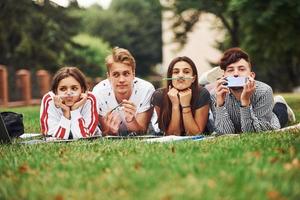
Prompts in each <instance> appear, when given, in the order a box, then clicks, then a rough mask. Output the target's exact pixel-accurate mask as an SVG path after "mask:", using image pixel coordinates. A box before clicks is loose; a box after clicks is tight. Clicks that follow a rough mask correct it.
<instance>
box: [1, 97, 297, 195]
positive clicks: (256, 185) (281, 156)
mask: <svg viewBox="0 0 300 200" xmlns="http://www.w3.org/2000/svg"><path fill="white" fill-rule="evenodd" d="M285 97H286V98H287V100H288V102H289V104H290V105H291V107H292V108H293V109H294V110H295V111H296V113H297V120H298V122H299V119H300V95H289V94H285ZM12 110H14V111H16V112H21V113H23V114H24V123H25V127H26V132H38V131H39V120H38V115H39V113H38V112H39V108H38V107H30V108H14V109H12ZM299 160H300V132H294V133H289V132H286V133H259V134H242V135H240V136H235V137H219V138H216V139H212V140H206V141H187V142H174V143H168V144H148V143H144V142H142V141H138V140H123V141H116V140H115V141H113V140H94V141H77V142H72V143H61V144H58V143H56V144H37V145H18V144H13V145H1V146H0V199H83V198H85V199H163V200H170V199H270V200H278V199H295V200H296V199H300V181H299V180H300V161H299Z"/></svg>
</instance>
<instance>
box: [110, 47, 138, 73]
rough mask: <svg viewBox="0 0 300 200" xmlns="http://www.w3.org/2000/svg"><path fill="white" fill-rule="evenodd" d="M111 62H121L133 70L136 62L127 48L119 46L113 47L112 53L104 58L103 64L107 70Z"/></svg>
mask: <svg viewBox="0 0 300 200" xmlns="http://www.w3.org/2000/svg"><path fill="white" fill-rule="evenodd" d="M113 63H123V64H125V65H128V66H130V67H131V68H132V71H133V72H134V71H135V65H136V64H135V60H134V57H133V56H132V55H131V53H130V52H129V51H128V50H127V49H123V48H119V47H115V48H113V50H112V53H111V54H110V55H108V56H107V57H106V59H105V64H106V68H107V71H108V72H109V69H110V67H111V66H112V64H113Z"/></svg>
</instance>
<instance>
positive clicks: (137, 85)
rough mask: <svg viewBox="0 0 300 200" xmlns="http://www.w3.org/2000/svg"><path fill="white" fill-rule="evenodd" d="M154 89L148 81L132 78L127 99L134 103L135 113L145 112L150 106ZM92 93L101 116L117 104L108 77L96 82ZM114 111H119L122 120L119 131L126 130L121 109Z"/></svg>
mask: <svg viewBox="0 0 300 200" xmlns="http://www.w3.org/2000/svg"><path fill="white" fill-rule="evenodd" d="M154 91H155V89H154V86H153V85H152V84H151V83H150V82H148V81H145V80H142V79H140V78H137V77H136V78H134V80H133V88H132V94H131V96H130V98H129V101H131V102H133V103H134V104H135V105H136V108H137V109H136V114H138V113H142V112H145V111H147V110H149V109H150V108H151V97H152V94H153V92H154ZM93 94H94V95H95V96H96V98H97V102H98V107H99V114H100V115H101V116H105V115H106V113H108V112H109V111H110V110H111V109H113V108H115V107H116V106H117V105H118V102H117V99H116V97H115V94H114V91H113V89H112V86H111V84H110V82H109V80H108V79H105V80H103V81H101V82H100V83H98V84H97V85H96V86H95V87H94V88H93ZM115 112H119V113H120V118H121V120H122V124H121V125H120V129H119V131H124V130H127V127H126V125H125V124H126V123H125V119H124V115H123V114H122V109H116V111H115Z"/></svg>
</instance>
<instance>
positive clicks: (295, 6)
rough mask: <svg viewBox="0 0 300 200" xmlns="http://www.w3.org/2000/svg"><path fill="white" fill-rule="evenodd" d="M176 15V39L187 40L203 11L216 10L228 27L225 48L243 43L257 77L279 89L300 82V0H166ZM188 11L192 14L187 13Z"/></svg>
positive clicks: (183, 41)
mask: <svg viewBox="0 0 300 200" xmlns="http://www.w3.org/2000/svg"><path fill="white" fill-rule="evenodd" d="M165 2H166V4H167V6H166V9H170V10H172V11H173V12H174V13H176V15H175V21H174V23H173V29H174V31H175V33H176V34H175V35H176V41H177V42H179V43H181V44H184V43H185V42H186V39H187V33H188V32H190V31H192V30H193V27H194V25H195V24H196V23H197V22H198V20H199V16H200V15H201V14H203V13H212V14H214V15H215V16H216V17H217V18H218V19H219V20H220V21H221V23H222V25H223V26H222V27H216V28H222V29H225V30H226V35H225V41H224V42H222V43H220V44H219V45H218V48H219V49H221V50H222V51H223V50H225V49H227V48H229V47H235V46H239V47H241V48H243V49H244V50H246V51H247V52H248V53H249V54H250V56H251V58H252V61H253V66H254V67H253V70H254V71H255V72H256V75H257V79H259V80H262V81H265V82H267V83H268V84H270V85H271V86H272V87H273V89H274V90H277V91H291V90H292V89H293V88H294V87H295V86H299V85H300V76H299V73H300V48H299V45H300V38H299V37H298V35H299V33H300V23H299V21H300V2H299V1H294V0H266V1H251V0H227V1H219V0H185V1H180V0H166V1H165ZM187 13H188V14H187Z"/></svg>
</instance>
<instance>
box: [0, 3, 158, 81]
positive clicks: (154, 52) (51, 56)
mask: <svg viewBox="0 0 300 200" xmlns="http://www.w3.org/2000/svg"><path fill="white" fill-rule="evenodd" d="M0 8H1V12H0V63H1V64H4V65H7V66H10V67H11V68H15V69H19V68H27V69H29V68H30V69H31V70H36V69H41V68H46V69H47V70H50V71H51V72H55V71H56V70H57V69H58V68H59V67H61V66H62V65H74V66H79V68H81V69H82V70H83V71H84V72H85V73H86V74H87V75H88V76H90V77H96V76H98V77H99V76H105V72H106V68H105V64H104V63H105V62H104V59H105V57H106V56H107V54H108V53H110V49H111V48H112V47H114V46H119V47H123V48H128V49H129V50H130V51H131V53H132V54H133V55H134V57H135V58H136V61H137V65H138V67H137V75H138V76H146V75H151V74H153V73H154V72H153V70H151V69H152V67H153V66H154V65H156V64H157V63H160V62H161V59H162V40H161V34H162V33H161V6H160V3H159V1H158V0H149V1H139V0H123V1H117V0H115V1H112V3H111V6H110V7H109V9H107V10H104V9H103V8H102V7H100V6H97V5H94V6H91V7H89V8H80V7H79V6H78V4H77V2H76V1H75V0H73V1H70V4H69V6H68V7H66V8H65V7H61V6H58V5H57V4H55V3H53V2H51V1H49V0H36V1H31V0H2V1H1V2H0ZM153 41H155V42H153Z"/></svg>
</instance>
